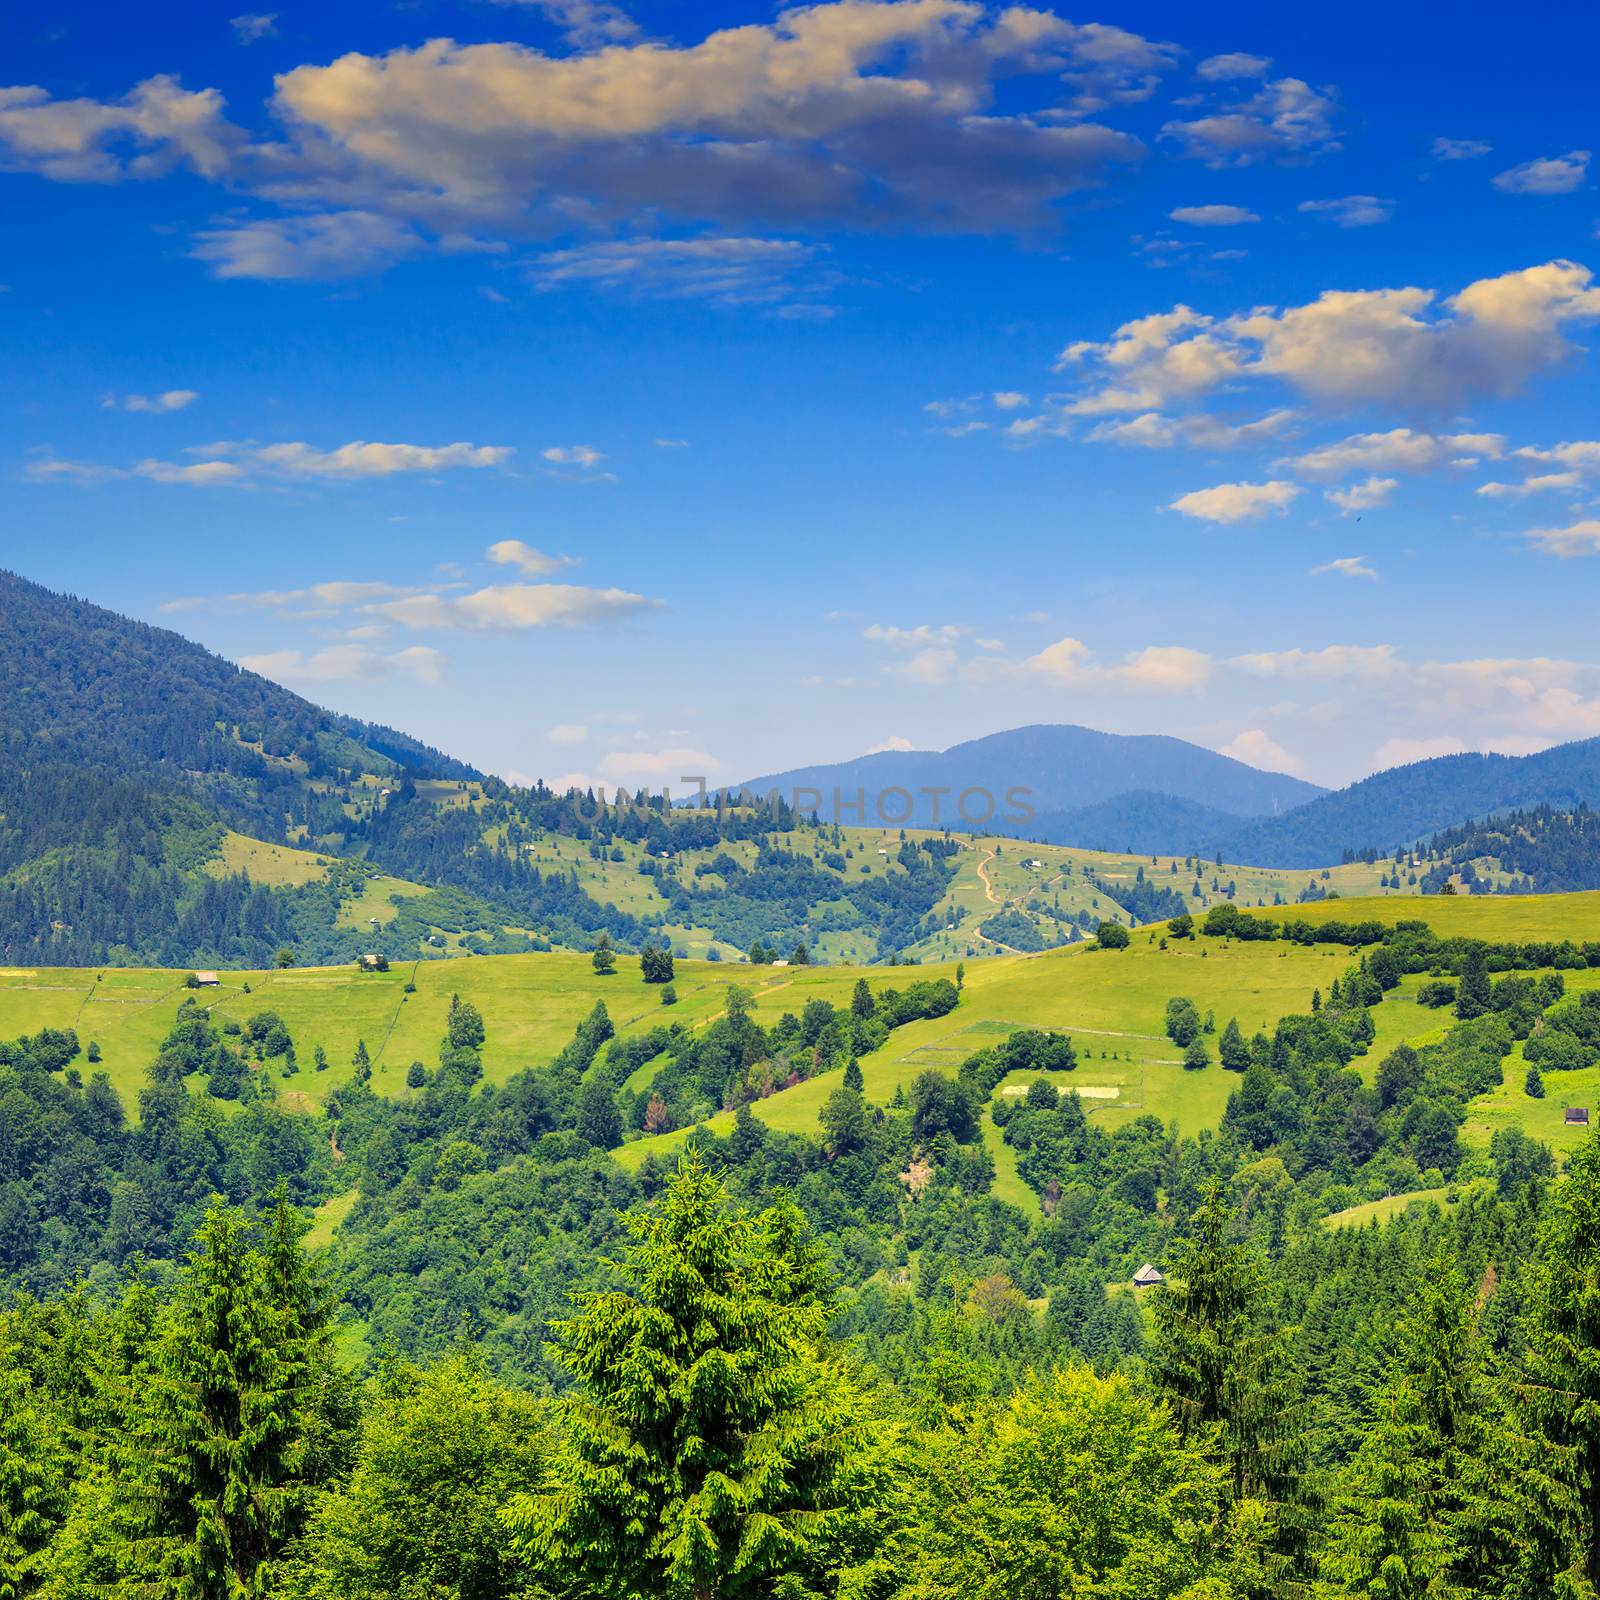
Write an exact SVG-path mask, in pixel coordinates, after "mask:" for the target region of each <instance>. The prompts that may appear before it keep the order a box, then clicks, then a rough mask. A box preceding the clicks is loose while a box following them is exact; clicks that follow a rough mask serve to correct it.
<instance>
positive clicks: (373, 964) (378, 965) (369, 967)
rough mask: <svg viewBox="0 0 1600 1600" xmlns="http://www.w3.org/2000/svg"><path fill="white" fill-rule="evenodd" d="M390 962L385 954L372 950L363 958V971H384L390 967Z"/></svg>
mask: <svg viewBox="0 0 1600 1600" xmlns="http://www.w3.org/2000/svg"><path fill="white" fill-rule="evenodd" d="M388 966H389V962H388V959H387V958H386V957H384V956H380V955H374V954H372V953H371V952H370V951H369V952H368V953H367V954H366V955H364V956H362V958H361V970H362V971H363V972H384V971H386V970H387V969H388Z"/></svg>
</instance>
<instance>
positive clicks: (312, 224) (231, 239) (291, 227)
mask: <svg viewBox="0 0 1600 1600" xmlns="http://www.w3.org/2000/svg"><path fill="white" fill-rule="evenodd" d="M195 241H196V242H195V246H194V250H193V251H192V254H193V255H194V257H195V259H196V260H197V261H204V262H206V263H207V264H208V265H209V266H210V268H211V272H212V275H213V276H214V277H218V278H265V279H289V278H349V277H356V276H358V275H360V274H362V273H367V272H376V271H381V270H382V269H383V268H384V267H386V266H388V264H389V263H390V262H391V261H394V260H396V259H398V258H399V257H401V256H408V255H414V254H415V253H416V252H417V251H419V250H421V249H422V248H423V246H424V240H423V237H422V235H421V234H419V233H418V232H417V231H416V230H415V229H414V228H413V227H412V226H411V225H410V224H409V223H406V222H398V221H396V220H395V219H394V218H393V217H388V216H383V215H380V214H379V213H377V212H375V211H362V210H350V211H329V212H322V213H319V214H317V215H313V216H299V217H270V218H264V219H261V220H258V221H253V222H239V223H229V224H225V225H223V226H221V227H216V228H205V229H202V230H201V231H200V232H199V233H197V234H196V235H195Z"/></svg>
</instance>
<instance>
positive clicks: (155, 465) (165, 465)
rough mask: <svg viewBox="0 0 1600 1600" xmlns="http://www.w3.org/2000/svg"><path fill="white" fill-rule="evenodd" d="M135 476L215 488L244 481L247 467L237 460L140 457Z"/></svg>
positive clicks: (191, 486) (133, 470) (195, 486)
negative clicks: (158, 459)
mask: <svg viewBox="0 0 1600 1600" xmlns="http://www.w3.org/2000/svg"><path fill="white" fill-rule="evenodd" d="M132 472H133V476H134V477H136V478H149V479H150V480H151V482H153V483H181V484H187V485H188V486H189V487H190V488H198V489H214V488H217V487H219V486H229V487H231V486H234V485H237V484H240V483H241V482H242V481H243V479H244V476H245V473H244V468H243V467H241V466H240V465H239V464H238V463H237V462H235V461H190V462H186V463H185V462H177V461H155V460H145V461H136V462H135V463H134V465H133V469H132Z"/></svg>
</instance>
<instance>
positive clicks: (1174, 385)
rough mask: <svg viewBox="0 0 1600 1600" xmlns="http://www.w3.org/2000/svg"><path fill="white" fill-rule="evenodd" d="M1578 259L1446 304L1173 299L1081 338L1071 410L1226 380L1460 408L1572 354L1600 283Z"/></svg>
mask: <svg viewBox="0 0 1600 1600" xmlns="http://www.w3.org/2000/svg"><path fill="white" fill-rule="evenodd" d="M1592 277H1593V275H1592V273H1591V272H1590V271H1589V269H1588V268H1586V267H1583V266H1580V265H1578V264H1577V263H1576V262H1572V261H1551V262H1546V263H1545V264H1543V265H1541V266H1535V267H1527V268H1524V269H1522V270H1521V271H1517V272H1507V273H1503V274H1501V275H1500V276H1498V277H1494V278H1482V279H1479V280H1478V281H1477V282H1475V283H1470V284H1468V285H1467V286H1466V287H1465V288H1464V289H1462V290H1461V291H1460V292H1459V293H1457V294H1455V295H1452V296H1450V297H1448V298H1446V299H1444V300H1442V301H1441V300H1440V299H1439V297H1438V295H1437V294H1436V292H1435V291H1434V290H1431V289H1422V288H1400V289H1366V290H1328V291H1326V292H1325V293H1323V294H1321V295H1319V296H1318V297H1317V298H1316V299H1315V300H1313V301H1311V302H1309V303H1308V304H1305V305H1299V306H1290V307H1286V308H1275V307H1265V308H1260V309H1256V310H1252V311H1248V312H1245V313H1242V314H1240V315H1237V316H1233V317H1227V318H1221V319H1218V318H1214V317H1210V316H1207V315H1204V314H1203V313H1200V312H1198V311H1195V310H1193V309H1192V308H1190V307H1189V306H1183V305H1180V306H1176V307H1174V308H1173V309H1172V310H1170V311H1166V312H1157V313H1153V314H1151V315H1148V316H1144V317H1139V318H1136V319H1135V320H1133V321H1132V322H1127V323H1124V324H1123V325H1122V326H1121V327H1120V328H1118V329H1117V330H1116V331H1115V333H1114V334H1113V335H1112V337H1111V338H1110V339H1107V340H1104V341H1098V342H1097V341H1092V340H1080V341H1078V342H1077V343H1074V344H1071V345H1069V346H1068V347H1067V348H1066V349H1065V350H1064V351H1063V352H1062V354H1061V357H1060V359H1059V362H1058V365H1059V366H1060V367H1062V368H1065V369H1069V370H1073V371H1077V372H1080V373H1083V374H1084V375H1085V377H1086V383H1085V387H1084V388H1083V390H1082V391H1081V392H1080V393H1078V394H1076V395H1073V396H1070V397H1069V398H1068V399H1067V400H1065V401H1064V402H1063V403H1062V411H1063V413H1064V414H1066V415H1092V414H1096V413H1107V412H1119V411H1149V410H1159V409H1162V408H1163V407H1165V406H1167V405H1169V404H1171V403H1173V402H1178V401H1188V402H1193V401H1195V400H1197V399H1198V398H1199V397H1200V396H1203V395H1204V394H1206V393H1208V392H1209V391H1211V390H1214V389H1216V388H1219V387H1221V386H1222V385H1224V384H1236V383H1237V382H1239V381H1240V380H1242V379H1246V378H1270V379H1274V380H1277V381H1279V382H1282V383H1285V384H1287V385H1288V386H1289V387H1291V388H1293V389H1295V390H1297V391H1299V392H1300V393H1301V394H1303V395H1306V396H1307V397H1309V398H1310V399H1312V400H1314V401H1316V402H1317V403H1319V404H1321V405H1323V406H1327V407H1332V408H1345V407H1360V406H1365V405H1370V404H1374V403H1378V402H1383V401H1388V402H1394V403H1400V404H1406V405H1412V406H1427V407H1449V408H1459V407H1461V406H1463V405H1465V404H1466V403H1467V402H1468V401H1469V400H1471V399H1473V398H1475V397H1479V396H1485V395H1489V396H1504V395H1509V394H1513V393H1515V392H1516V391H1518V390H1519V389H1521V388H1522V387H1523V385H1524V384H1526V383H1527V381H1528V380H1529V379H1530V378H1531V377H1533V376H1534V375H1535V374H1536V373H1539V372H1541V371H1545V370H1548V369H1550V368H1552V367H1555V366H1558V365H1560V364H1561V363H1562V362H1564V361H1565V360H1567V359H1568V357H1570V356H1571V354H1572V353H1573V347H1572V345H1571V343H1570V342H1569V340H1568V338H1567V336H1566V335H1567V332H1568V330H1569V329H1571V328H1573V327H1575V326H1577V325H1579V324H1582V323H1586V322H1592V321H1594V320H1596V319H1597V318H1600V289H1596V288H1594V287H1592V286H1591V285H1592Z"/></svg>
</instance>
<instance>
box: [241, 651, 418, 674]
mask: <svg viewBox="0 0 1600 1600" xmlns="http://www.w3.org/2000/svg"><path fill="white" fill-rule="evenodd" d="M239 665H240V666H242V667H244V668H245V669H246V670H247V671H249V672H259V673H260V674H261V676H262V677H264V678H273V679H276V680H281V681H283V682H286V683H350V682H371V681H374V680H378V679H383V678H394V677H407V678H414V679H416V680H417V681H418V682H421V683H437V682H438V681H439V679H440V677H441V676H442V674H443V672H444V668H445V666H446V665H447V658H446V657H445V656H443V655H441V654H440V653H439V651H437V650H433V649H430V648H429V647H428V646H426V645H412V646H410V647H409V648H408V649H405V650H397V651H395V652H394V653H393V654H392V655H380V654H379V653H378V652H376V651H373V650H369V649H368V648H367V647H366V646H365V645H361V644H343V645H330V646H329V647H328V648H327V649H325V650H318V651H316V652H314V653H313V654H311V655H305V654H303V653H302V652H301V651H299V650H274V651H270V652H269V653H267V654H266V655H255V656H241V657H240V658H239Z"/></svg>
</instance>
